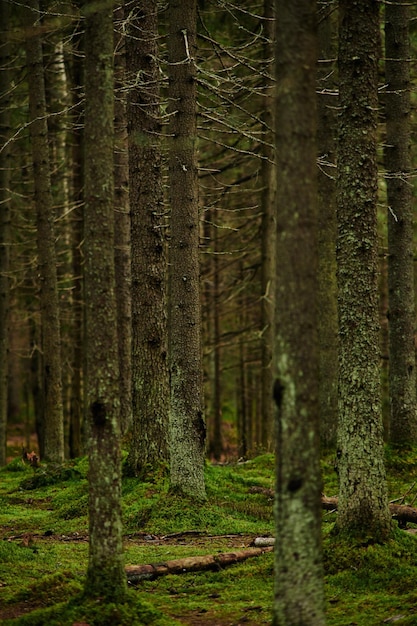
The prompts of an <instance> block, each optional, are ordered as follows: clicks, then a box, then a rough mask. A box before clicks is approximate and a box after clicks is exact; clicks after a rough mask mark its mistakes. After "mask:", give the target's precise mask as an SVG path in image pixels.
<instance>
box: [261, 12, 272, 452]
mask: <svg viewBox="0 0 417 626" xmlns="http://www.w3.org/2000/svg"><path fill="white" fill-rule="evenodd" d="M264 18H265V19H264V23H263V26H264V30H263V35H264V37H265V41H264V45H263V53H264V60H265V69H264V71H265V72H267V73H269V72H270V73H271V74H272V70H273V67H272V66H273V58H274V34H275V22H274V0H264ZM273 84H274V83H273V79H272V76H271V79H270V80H265V102H264V111H263V122H264V125H265V126H264V141H265V144H266V145H264V147H263V157H264V159H263V161H262V170H261V172H262V185H263V190H262V226H261V228H262V268H261V271H262V278H261V280H262V300H261V316H262V321H261V330H262V334H261V341H262V343H261V360H262V377H261V387H262V392H261V414H260V416H261V428H260V430H261V439H260V440H258V441H259V443H261V446H262V448H263V449H264V450H267V451H271V450H272V449H273V446H274V444H275V442H274V404H273V399H272V387H273V345H274V341H275V328H274V323H275V313H274V308H275V264H276V258H275V254H276V252H275V247H276V223H275V168H274V164H273V161H274V158H275V151H274V148H273V146H270V145H267V144H272V143H273V141H274V107H273V103H272V96H273Z"/></svg>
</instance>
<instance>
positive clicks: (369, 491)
mask: <svg viewBox="0 0 417 626" xmlns="http://www.w3.org/2000/svg"><path fill="white" fill-rule="evenodd" d="M339 10H340V27H339V99H340V102H339V107H340V112H339V137H338V148H339V151H338V183H337V186H338V189H337V194H338V248H337V260H338V287H339V328H340V332H339V338H340V356H339V428H338V452H337V456H338V471H339V480H340V483H339V515H338V520H337V526H338V528H339V530H340V531H342V532H344V533H346V534H347V535H349V536H358V537H359V538H363V537H368V536H369V537H371V538H373V539H374V540H375V541H379V540H385V539H386V538H387V537H388V536H389V534H390V529H391V516H390V514H389V510H388V501H387V489H386V480H385V468H384V451H383V439H382V416H381V395H380V376H379V319H378V235H377V228H376V227H377V222H376V217H377V213H376V209H377V182H378V170H377V162H376V128H377V111H378V52H379V2H377V0H372V1H371V2H369V1H368V0H355V1H354V2H352V1H351V0H341V2H340V3H339Z"/></svg>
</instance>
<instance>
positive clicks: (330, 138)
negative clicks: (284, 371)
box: [317, 0, 339, 448]
mask: <svg viewBox="0 0 417 626" xmlns="http://www.w3.org/2000/svg"><path fill="white" fill-rule="evenodd" d="M318 18H319V19H318V23H319V28H318V34H319V63H318V81H319V82H318V100H317V105H318V127H317V149H318V156H319V169H318V180H317V182H318V204H319V209H318V216H319V217H318V219H319V311H320V316H319V342H320V353H319V359H320V393H319V407H320V433H321V442H322V445H323V447H324V448H329V447H333V446H334V445H335V444H336V437H337V412H338V396H337V385H338V358H339V351H338V316H337V278H336V238H337V219H336V133H337V128H336V123H337V116H336V111H337V97H336V91H335V85H336V77H335V72H336V62H335V57H336V54H337V13H335V11H334V3H333V2H332V1H331V0H329V1H328V2H323V3H322V4H321V8H320V11H319V13H318Z"/></svg>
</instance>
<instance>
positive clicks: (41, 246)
mask: <svg viewBox="0 0 417 626" xmlns="http://www.w3.org/2000/svg"><path fill="white" fill-rule="evenodd" d="M39 15H40V12H39V2H38V0H30V1H29V2H28V3H27V5H26V8H25V25H26V28H27V31H26V38H25V48H26V67H27V81H28V87H29V116H30V126H29V128H30V139H31V144H32V161H33V175H34V191H35V205H36V230H37V251H38V274H39V302H40V311H41V333H42V340H41V343H42V385H43V394H44V411H45V412H44V415H43V419H44V458H45V460H47V461H52V462H57V463H61V462H62V461H63V460H64V418H63V405H62V373H61V336H60V321H59V303H58V283H57V263H56V252H55V234H54V209H53V201H52V193H51V173H50V158H49V144H48V126H47V117H46V101H45V78H44V67H43V54H42V39H41V35H40V33H41V30H40V24H39V22H38V20H39Z"/></svg>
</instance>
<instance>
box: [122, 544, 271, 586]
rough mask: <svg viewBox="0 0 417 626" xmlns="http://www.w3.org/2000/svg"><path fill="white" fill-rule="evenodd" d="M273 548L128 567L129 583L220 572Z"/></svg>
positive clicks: (191, 557)
mask: <svg viewBox="0 0 417 626" xmlns="http://www.w3.org/2000/svg"><path fill="white" fill-rule="evenodd" d="M271 550H273V547H270V546H268V547H263V548H248V549H246V550H238V551H236V552H223V553H221V552H220V553H219V554H207V555H205V556H188V557H185V558H183V559H174V560H172V561H165V562H163V563H149V564H147V565H127V566H126V567H125V570H126V575H127V579H128V582H130V583H131V584H135V583H138V582H140V581H141V580H153V579H155V578H158V576H165V575H167V574H182V573H186V572H196V571H201V570H210V569H214V570H219V569H222V568H223V567H227V566H228V565H234V564H235V563H239V562H240V561H245V560H246V559H250V558H251V557H254V556H260V555H261V554H264V553H265V552H270V551H271Z"/></svg>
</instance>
